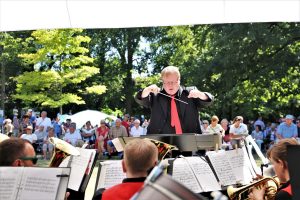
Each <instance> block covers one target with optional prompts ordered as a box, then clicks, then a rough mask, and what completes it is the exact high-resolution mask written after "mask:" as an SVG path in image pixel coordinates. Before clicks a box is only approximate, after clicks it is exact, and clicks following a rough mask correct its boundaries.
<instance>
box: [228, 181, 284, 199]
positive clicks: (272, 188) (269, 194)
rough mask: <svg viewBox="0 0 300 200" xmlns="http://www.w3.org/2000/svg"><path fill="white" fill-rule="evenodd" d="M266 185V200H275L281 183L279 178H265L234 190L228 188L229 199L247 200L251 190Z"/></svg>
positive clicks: (231, 187) (230, 187)
mask: <svg viewBox="0 0 300 200" xmlns="http://www.w3.org/2000/svg"><path fill="white" fill-rule="evenodd" d="M264 184H266V191H265V197H264V199H265V200H273V199H275V195H276V192H277V189H278V188H279V186H280V182H279V179H278V177H265V178H262V179H260V180H258V181H255V182H253V183H251V184H249V185H246V186H243V187H240V188H234V187H233V186H228V187H227V194H228V196H229V199H231V200H244V199H245V200H247V199H249V198H248V195H249V193H250V192H251V189H252V188H254V187H261V186H262V185H264Z"/></svg>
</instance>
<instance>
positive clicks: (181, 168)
mask: <svg viewBox="0 0 300 200" xmlns="http://www.w3.org/2000/svg"><path fill="white" fill-rule="evenodd" d="M172 178H174V179H175V180H176V181H178V182H179V183H182V184H183V185H185V186H186V187H187V188H189V189H190V190H192V191H193V192H195V193H200V192H203V190H202V188H201V187H200V185H199V183H198V181H197V179H196V177H195V175H194V174H193V171H192V169H191V168H190V167H189V164H188V162H187V161H186V160H184V158H177V159H176V160H175V161H174V162H173V174H172Z"/></svg>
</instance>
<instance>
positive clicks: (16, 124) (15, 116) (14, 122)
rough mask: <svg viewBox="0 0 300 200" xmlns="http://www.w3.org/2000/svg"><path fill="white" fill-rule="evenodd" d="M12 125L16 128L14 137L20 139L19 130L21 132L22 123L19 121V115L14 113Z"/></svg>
mask: <svg viewBox="0 0 300 200" xmlns="http://www.w3.org/2000/svg"><path fill="white" fill-rule="evenodd" d="M12 123H13V126H14V130H13V133H14V137H18V135H19V130H20V121H19V118H18V113H14V117H13V121H12Z"/></svg>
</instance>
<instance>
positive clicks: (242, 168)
mask: <svg viewBox="0 0 300 200" xmlns="http://www.w3.org/2000/svg"><path fill="white" fill-rule="evenodd" d="M226 156H227V158H228V160H230V164H231V168H232V170H233V173H234V174H235V177H236V181H237V182H238V183H241V184H243V185H245V184H249V183H250V182H251V181H252V180H253V178H254V177H255V176H252V174H251V170H250V163H249V158H248V155H247V152H246V151H245V150H243V149H241V148H239V149H235V150H231V151H226Z"/></svg>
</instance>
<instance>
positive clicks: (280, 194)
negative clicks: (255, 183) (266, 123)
mask: <svg viewBox="0 0 300 200" xmlns="http://www.w3.org/2000/svg"><path fill="white" fill-rule="evenodd" d="M288 145H299V144H298V142H297V141H296V140H295V139H293V138H291V139H282V140H280V141H279V143H277V144H275V145H274V146H273V147H272V148H271V149H269V150H268V152H267V157H268V159H269V160H270V161H271V163H272V164H273V168H274V171H275V174H276V175H277V177H278V178H279V181H280V183H281V184H282V185H281V187H280V188H279V189H278V191H277V193H276V197H275V200H291V199H292V189H291V184H290V175H289V171H288V163H287V146H288ZM264 194H265V187H262V188H260V189H258V188H256V187H254V188H253V189H252V192H251V193H250V194H249V198H250V199H252V200H260V199H263V197H264Z"/></svg>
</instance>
